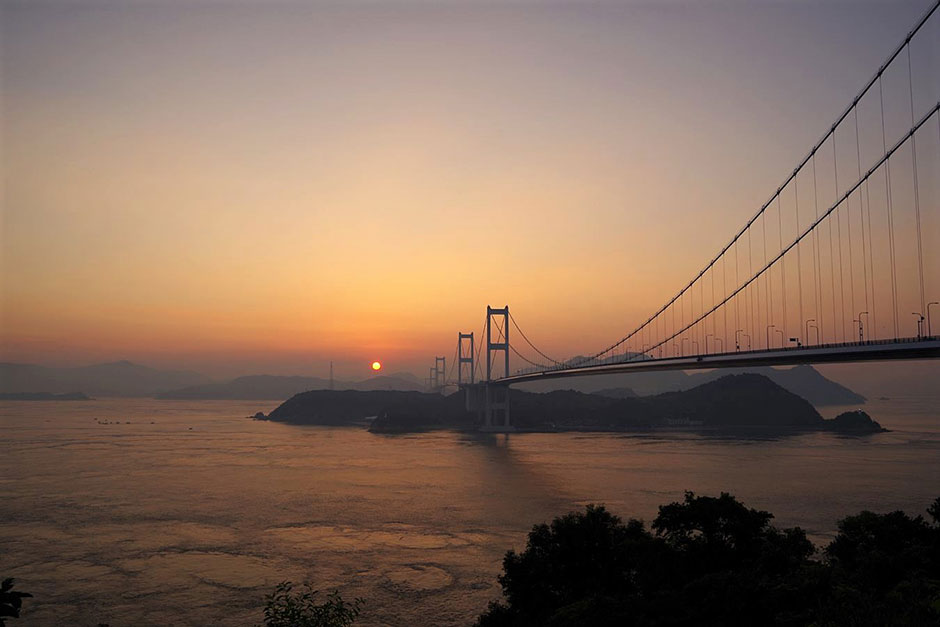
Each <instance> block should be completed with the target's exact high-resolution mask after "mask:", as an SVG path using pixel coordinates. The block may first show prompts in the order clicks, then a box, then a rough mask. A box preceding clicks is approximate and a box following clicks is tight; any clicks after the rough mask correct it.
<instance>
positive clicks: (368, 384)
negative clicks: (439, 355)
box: [156, 373, 424, 401]
mask: <svg viewBox="0 0 940 627" xmlns="http://www.w3.org/2000/svg"><path fill="white" fill-rule="evenodd" d="M333 387H334V388H336V389H337V390H359V391H367V390H400V391H417V390H421V389H423V387H424V385H423V384H422V383H421V382H420V381H418V379H417V377H415V376H413V375H410V374H406V373H399V374H395V375H390V376H384V375H380V376H374V377H370V378H368V379H365V380H363V381H335V382H334V383H333ZM329 388H330V381H329V379H321V378H319V377H299V376H277V375H267V374H262V375H250V376H246V377H238V378H236V379H232V380H231V381H227V382H225V383H204V384H200V385H192V386H188V387H184V388H179V389H176V390H169V391H166V392H162V393H160V394H157V395H156V398H158V399H186V400H270V401H282V400H285V399H288V398H290V397H292V396H294V395H295V394H300V393H301V392H307V391H309V390H328V389H329Z"/></svg>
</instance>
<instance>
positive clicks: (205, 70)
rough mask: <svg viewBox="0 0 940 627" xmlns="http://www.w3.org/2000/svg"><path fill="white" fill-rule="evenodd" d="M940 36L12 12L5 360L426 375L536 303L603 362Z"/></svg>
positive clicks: (761, 13)
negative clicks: (924, 44)
mask: <svg viewBox="0 0 940 627" xmlns="http://www.w3.org/2000/svg"><path fill="white" fill-rule="evenodd" d="M926 6H927V3H925V2H923V1H917V2H892V3H887V2H885V3H864V4H851V5H849V4H847V3H840V2H833V3H812V4H809V3H807V4H798V5H786V6H783V5H778V4H776V3H771V2H768V3H764V2H758V3H749V4H743V3H720V2H709V3H703V4H702V5H701V6H682V7H681V11H682V12H683V14H684V17H685V18H686V19H681V20H680V19H675V17H676V11H678V10H679V8H678V7H677V6H676V5H672V4H655V3H614V2H611V3H587V4H580V3H579V4H576V5H575V4H558V5H551V6H541V5H535V4H529V3H519V4H513V5H509V6H492V5H488V6H480V5H475V4H472V3H463V2H450V3H442V4H440V5H434V6H429V5H428V4H426V3H416V4H410V3H402V4H394V5H392V4H389V5H369V4H353V5H341V4H338V3H337V4H333V3H316V4H309V5H306V4H300V3H297V4H295V3H279V2H275V3H261V4H255V5H252V4H243V3H237V2H231V3H230V2H204V3H195V4H182V3H174V2H164V3H160V2H156V3H119V2H100V3H87V2H62V3H57V2H17V1H6V2H3V3H2V4H0V11H2V13H0V21H2V33H0V34H2V38H0V52H2V76H0V86H2V90H0V92H2V93H0V106H2V119H3V126H2V151H3V153H2V162H3V171H4V172H3V191H2V211H0V244H2V246H0V248H2V251H0V359H2V360H3V361H17V362H29V363H42V364H50V365H76V364H87V363H93V362H103V361H113V360H120V359H128V360H132V361H135V362H139V363H145V364H148V365H152V366H157V367H185V368H191V369H193V370H197V371H200V372H205V373H206V374H209V375H210V376H213V377H217V378H225V377H232V376H237V375H242V374H251V373H271V374H307V375H313V376H320V377H324V376H327V375H328V368H329V365H328V364H329V362H330V361H331V360H332V361H334V362H335V367H336V376H337V377H341V378H365V377H367V376H369V370H368V364H369V363H370V362H371V361H372V360H373V359H380V360H381V361H382V362H383V363H384V364H385V372H390V373H394V372H397V371H410V372H416V373H418V374H419V376H420V374H421V373H423V372H425V371H426V369H427V365H428V361H429V360H431V359H432V357H433V355H435V354H437V355H446V356H447V358H448V359H450V357H451V354H452V352H453V347H454V341H455V339H456V338H455V336H456V332H457V331H458V330H463V331H476V332H479V329H480V326H481V322H482V318H483V314H484V308H485V306H486V305H487V304H491V305H494V306H502V305H503V304H506V303H508V304H509V305H510V306H511V307H512V309H513V312H514V315H515V316H516V317H517V318H518V319H519V320H520V322H523V323H524V324H525V326H526V329H527V331H528V332H529V333H530V334H531V335H532V336H533V339H536V340H537V341H538V343H539V345H540V346H543V347H544V348H545V349H546V350H548V351H549V352H550V353H552V354H556V355H565V356H573V355H576V354H583V353H585V352H588V351H590V350H593V349H595V348H599V347H601V346H604V345H606V344H607V343H608V342H609V341H610V340H611V339H612V338H614V337H618V336H620V335H622V334H623V332H624V331H625V330H627V329H628V328H632V327H633V326H635V325H636V324H637V323H638V322H639V321H641V320H642V319H645V317H646V316H647V315H648V314H649V313H650V311H651V310H653V309H654V308H656V307H657V306H659V305H660V304H662V302H663V301H665V300H666V299H667V298H668V297H669V296H671V295H672V294H674V293H675V292H676V290H677V289H678V288H679V287H680V286H681V285H682V284H684V283H685V282H686V281H687V280H688V279H689V278H690V277H691V276H692V275H693V274H694V273H695V272H697V271H698V269H699V268H700V267H701V264H702V262H703V261H704V260H706V259H708V258H710V257H711V256H712V255H713V254H714V253H715V252H716V251H717V250H718V249H719V248H720V247H721V246H722V245H723V244H725V243H726V241H727V239H728V235H729V234H730V233H732V232H733V231H734V230H736V229H737V228H738V227H740V226H741V225H742V223H743V222H744V221H745V220H746V219H747V218H748V217H750V216H751V215H752V214H753V213H754V211H755V210H756V209H757V208H758V207H759V206H760V205H761V204H762V203H763V202H764V201H765V200H766V199H767V197H768V196H769V194H770V193H771V191H772V190H774V189H776V188H777V186H778V185H779V184H780V182H781V180H782V179H783V177H784V176H785V174H786V173H788V172H789V171H791V170H792V168H793V167H794V165H795V164H796V163H797V162H798V160H799V159H800V158H802V156H803V155H804V154H805V152H806V150H807V148H808V147H809V146H810V145H811V144H812V143H813V142H814V141H815V140H816V139H817V138H818V137H819V136H820V135H821V133H822V132H823V131H824V130H825V129H827V128H828V127H829V125H830V124H831V122H832V120H833V119H834V118H835V116H836V115H838V113H840V112H841V111H842V109H843V108H844V106H845V105H846V103H847V102H849V101H850V100H851V98H852V97H853V96H854V95H855V93H856V92H857V91H858V89H859V88H860V87H861V86H862V84H863V83H864V82H865V81H866V80H867V79H868V78H869V77H870V75H871V73H872V69H873V68H875V67H877V66H878V65H879V64H880V63H881V62H882V61H883V60H884V58H885V56H886V55H887V54H888V53H889V52H891V51H892V50H893V48H894V47H895V46H896V45H897V43H898V42H899V41H900V40H901V39H902V38H903V36H904V35H905V34H906V32H907V31H908V29H909V28H910V26H911V24H912V23H913V22H914V21H915V20H916V18H917V17H918V16H919V15H920V14H921V13H922V12H923V11H924V9H925V8H926ZM729 34H731V35H729ZM935 41H936V39H935ZM690 105H694V106H690ZM706 215H707V220H706V219H702V216H706ZM651 264H652V267H651ZM651 270H654V271H651ZM903 367H904V366H895V368H903Z"/></svg>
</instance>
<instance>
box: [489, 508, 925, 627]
mask: <svg viewBox="0 0 940 627" xmlns="http://www.w3.org/2000/svg"><path fill="white" fill-rule="evenodd" d="M928 513H929V514H930V516H931V518H932V519H933V523H932V524H931V523H928V522H927V521H925V520H924V518H923V517H921V516H916V517H910V516H908V515H906V514H904V513H903V512H893V513H890V514H874V513H872V512H862V513H860V514H858V515H856V516H849V517H847V518H845V519H843V520H842V521H840V522H839V534H838V535H837V537H836V538H835V539H834V540H833V541H832V542H831V543H830V544H829V545H828V546H827V547H826V548H825V549H824V550H823V551H822V555H821V557H822V559H818V558H817V554H816V550H815V547H814V546H813V544H812V543H811V542H810V541H809V540H808V539H807V538H806V534H805V532H804V531H803V530H802V529H800V528H798V527H795V528H792V529H782V530H778V529H776V528H775V527H773V526H772V525H771V524H770V521H771V519H772V518H773V515H772V514H770V513H769V512H765V511H760V510H755V509H750V508H748V507H745V506H744V505H743V504H742V503H740V502H739V501H737V500H736V499H735V498H734V497H733V496H731V495H729V494H726V493H722V494H721V496H719V497H707V496H695V495H694V494H693V493H691V492H687V493H686V495H685V499H684V501H683V502H682V503H672V504H670V505H664V506H661V507H660V508H659V515H658V516H657V517H656V519H655V520H654V521H653V523H652V525H651V529H647V528H646V526H645V525H644V523H643V522H641V521H639V520H633V519H631V520H629V521H627V522H626V523H623V522H622V521H621V519H620V518H618V517H617V516H614V515H613V514H611V513H610V512H608V511H607V510H606V509H605V508H604V507H603V506H594V505H589V506H588V507H587V509H586V510H585V511H584V512H577V513H570V514H567V515H565V516H562V517H560V518H556V519H555V520H554V521H552V523H551V524H550V525H547V524H542V525H536V526H535V527H534V528H533V529H532V531H531V532H530V533H529V539H528V543H527V545H526V549H525V551H523V552H521V553H516V552H515V551H509V552H508V553H507V554H506V556H505V558H504V560H503V574H502V575H501V576H500V577H499V582H500V584H501V585H502V588H503V595H504V601H503V602H494V603H491V604H490V606H489V608H488V610H487V612H485V613H484V614H483V615H481V616H480V617H479V620H478V622H477V625H478V627H510V626H511V627H535V626H546V627H566V626H575V625H593V626H597V627H606V626H611V627H612V626H614V625H617V626H635V627H641V626H643V627H647V626H649V627H666V626H670V627H672V626H686V625H687V626H692V625H695V626H699V625H702V626H719V625H722V626H724V625H729V626H730V625H742V626H743V625H748V626H751V625H780V626H791V625H792V626H797V625H799V626H807V625H809V626H813V627H836V626H841V625H847V626H848V625H851V626H853V627H867V626H872V627H874V626H875V625H877V626H882V625H891V626H911V627H913V626H920V625H940V499H937V500H936V501H935V502H934V504H933V505H932V506H931V508H930V509H929V510H928Z"/></svg>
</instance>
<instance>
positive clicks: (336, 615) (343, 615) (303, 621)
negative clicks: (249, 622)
mask: <svg viewBox="0 0 940 627" xmlns="http://www.w3.org/2000/svg"><path fill="white" fill-rule="evenodd" d="M317 594H318V592H317V591H316V590H314V589H312V588H311V587H310V584H304V587H303V590H302V591H298V592H294V586H293V584H292V583H291V582H290V581H282V582H281V583H279V584H278V585H277V588H275V590H274V592H272V593H271V594H269V595H267V596H266V597H265V601H266V603H265V607H264V625H265V627H348V626H349V625H352V624H353V623H354V622H355V620H356V618H357V617H358V616H359V608H360V606H361V605H362V603H363V601H362V599H360V598H356V599H354V600H353V601H352V602H351V603H347V602H346V601H344V600H343V598H342V597H341V596H340V595H339V593H338V592H337V591H335V590H334V591H333V592H330V593H329V594H327V595H326V600H325V601H324V602H323V603H317V602H316V596H317Z"/></svg>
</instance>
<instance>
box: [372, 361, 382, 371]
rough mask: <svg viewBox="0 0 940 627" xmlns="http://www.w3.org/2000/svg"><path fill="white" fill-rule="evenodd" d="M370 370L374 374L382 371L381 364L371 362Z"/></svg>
mask: <svg viewBox="0 0 940 627" xmlns="http://www.w3.org/2000/svg"><path fill="white" fill-rule="evenodd" d="M372 369H373V370H375V371H376V372H378V371H379V370H381V369H382V362H380V361H373V362H372Z"/></svg>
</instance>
